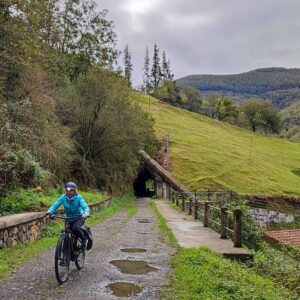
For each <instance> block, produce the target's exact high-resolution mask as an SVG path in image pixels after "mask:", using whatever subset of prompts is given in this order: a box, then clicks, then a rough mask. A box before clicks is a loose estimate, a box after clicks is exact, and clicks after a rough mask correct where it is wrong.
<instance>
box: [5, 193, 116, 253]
mask: <svg viewBox="0 0 300 300" xmlns="http://www.w3.org/2000/svg"><path fill="white" fill-rule="evenodd" d="M111 203H112V199H111V198H109V199H106V200H104V201H102V202H98V203H90V204H89V207H90V209H91V211H92V212H93V211H97V210H99V209H101V208H103V207H106V206H109V205H111ZM45 214H46V211H44V212H27V213H21V214H16V215H10V216H5V217H0V249H2V248H7V247H13V246H15V245H16V244H17V243H18V242H28V243H32V242H34V241H35V240H37V239H38V238H39V237H40V235H41V232H42V230H43V228H45V226H46V223H47V222H49V221H46V218H45ZM50 222H51V221H50Z"/></svg>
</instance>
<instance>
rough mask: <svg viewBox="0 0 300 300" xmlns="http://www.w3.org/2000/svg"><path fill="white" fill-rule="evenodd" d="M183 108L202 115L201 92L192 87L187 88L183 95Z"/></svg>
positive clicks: (184, 89)
mask: <svg viewBox="0 0 300 300" xmlns="http://www.w3.org/2000/svg"><path fill="white" fill-rule="evenodd" d="M181 99H182V103H183V107H184V108H185V109H187V110H190V111H193V112H197V113H200V112H201V105H202V101H203V96H202V94H201V93H200V91H199V90H197V89H195V88H194V87H192V86H190V85H189V86H185V87H184V88H183V91H182V93H181Z"/></svg>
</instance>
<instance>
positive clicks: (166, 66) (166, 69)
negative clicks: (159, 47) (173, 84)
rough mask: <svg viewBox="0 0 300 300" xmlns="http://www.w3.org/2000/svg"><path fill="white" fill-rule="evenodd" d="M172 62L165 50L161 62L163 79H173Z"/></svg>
mask: <svg viewBox="0 0 300 300" xmlns="http://www.w3.org/2000/svg"><path fill="white" fill-rule="evenodd" d="M170 64H171V62H170V59H168V58H167V55H166V52H165V51H163V53H162V63H161V69H162V72H161V73H162V80H173V77H174V75H173V74H172V71H171V67H170Z"/></svg>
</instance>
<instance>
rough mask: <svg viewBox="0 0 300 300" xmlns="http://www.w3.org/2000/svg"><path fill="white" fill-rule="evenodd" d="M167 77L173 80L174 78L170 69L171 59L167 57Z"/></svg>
mask: <svg viewBox="0 0 300 300" xmlns="http://www.w3.org/2000/svg"><path fill="white" fill-rule="evenodd" d="M167 66H168V67H167V79H169V80H173V79H174V74H173V72H172V71H171V61H170V59H169V58H168V61H167Z"/></svg>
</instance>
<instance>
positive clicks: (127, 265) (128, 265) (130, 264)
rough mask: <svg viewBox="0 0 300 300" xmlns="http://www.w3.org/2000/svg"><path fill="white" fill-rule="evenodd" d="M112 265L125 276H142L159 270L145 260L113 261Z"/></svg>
mask: <svg viewBox="0 0 300 300" xmlns="http://www.w3.org/2000/svg"><path fill="white" fill-rule="evenodd" d="M110 263H111V264H112V265H114V266H115V267H117V268H118V269H119V270H120V271H121V272H122V273H124V274H132V275H142V274H147V273H150V272H156V271H157V270H158V269H157V268H154V267H150V266H149V265H148V263H147V262H146V261H143V260H112V261H110Z"/></svg>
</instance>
